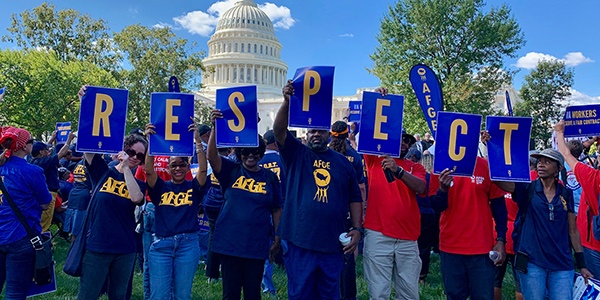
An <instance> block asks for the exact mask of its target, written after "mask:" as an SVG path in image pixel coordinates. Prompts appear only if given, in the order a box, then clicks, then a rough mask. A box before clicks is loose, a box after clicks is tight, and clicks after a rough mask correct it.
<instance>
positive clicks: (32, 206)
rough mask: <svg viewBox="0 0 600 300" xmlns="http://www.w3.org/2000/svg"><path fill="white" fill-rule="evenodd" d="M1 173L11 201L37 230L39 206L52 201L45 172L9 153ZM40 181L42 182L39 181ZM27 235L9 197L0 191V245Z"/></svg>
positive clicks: (39, 227)
mask: <svg viewBox="0 0 600 300" xmlns="http://www.w3.org/2000/svg"><path fill="white" fill-rule="evenodd" d="M0 176H3V178H4V186H6V190H7V192H8V193H9V194H10V196H11V197H12V199H13V201H14V202H15V204H16V205H17V207H18V208H19V210H21V213H23V215H24V216H25V220H27V224H29V226H30V227H31V229H33V231H35V232H36V233H39V232H41V231H42V226H41V225H40V222H41V218H42V207H41V205H45V204H48V203H50V201H52V196H51V195H50V192H48V188H47V187H46V184H44V183H43V182H44V171H43V170H42V169H41V168H40V167H38V166H35V165H32V164H29V163H28V162H27V161H26V160H25V159H22V158H20V157H17V156H11V157H10V158H9V159H8V160H7V161H6V163H5V164H4V165H2V166H0ZM40 183H41V184H40ZM25 236H27V231H25V227H23V225H22V224H21V222H19V219H17V216H16V215H15V213H14V212H13V210H12V208H11V207H10V205H9V204H8V200H6V199H5V197H4V196H3V195H2V192H1V191H0V245H7V244H10V243H14V242H16V241H18V240H20V239H22V238H24V237H25Z"/></svg>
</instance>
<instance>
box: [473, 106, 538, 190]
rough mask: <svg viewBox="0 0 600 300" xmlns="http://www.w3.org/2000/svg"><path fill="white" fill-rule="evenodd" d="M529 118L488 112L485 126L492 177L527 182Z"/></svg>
mask: <svg viewBox="0 0 600 300" xmlns="http://www.w3.org/2000/svg"><path fill="white" fill-rule="evenodd" d="M531 123H532V119H531V118H529V117H527V118H522V117H496V116H488V117H487V118H486V119H485V124H486V130H487V131H488V132H489V134H490V140H489V141H488V142H487V150H488V160H489V161H490V177H491V178H492V180H501V181H515V182H529V181H530V180H529V168H525V167H524V166H529V138H530V135H531Z"/></svg>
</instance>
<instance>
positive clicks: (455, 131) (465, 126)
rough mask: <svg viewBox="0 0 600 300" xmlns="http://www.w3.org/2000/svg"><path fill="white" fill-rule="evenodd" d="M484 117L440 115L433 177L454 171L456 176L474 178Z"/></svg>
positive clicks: (454, 114) (453, 114)
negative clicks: (480, 129) (447, 171)
mask: <svg viewBox="0 0 600 300" xmlns="http://www.w3.org/2000/svg"><path fill="white" fill-rule="evenodd" d="M480 126H481V115H472V114H464V113H455V112H443V111H440V112H438V116H437V131H436V135H435V155H434V157H433V173H434V174H440V173H441V172H442V171H443V170H444V169H450V170H454V173H453V174H452V175H454V176H467V177H469V176H472V175H473V171H474V170H475V162H476V161H477V149H478V145H479V128H480Z"/></svg>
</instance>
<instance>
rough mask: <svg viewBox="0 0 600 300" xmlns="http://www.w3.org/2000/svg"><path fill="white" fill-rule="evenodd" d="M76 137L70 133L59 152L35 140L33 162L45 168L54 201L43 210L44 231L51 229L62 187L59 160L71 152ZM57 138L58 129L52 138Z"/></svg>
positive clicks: (32, 153) (32, 149) (47, 182)
mask: <svg viewBox="0 0 600 300" xmlns="http://www.w3.org/2000/svg"><path fill="white" fill-rule="evenodd" d="M74 138H75V134H74V133H71V134H69V137H68V138H67V141H66V142H65V144H64V145H63V146H62V148H60V151H58V153H57V154H52V152H51V151H50V149H49V147H48V145H47V144H46V143H44V142H41V141H36V142H34V143H33V146H32V148H31V156H32V157H33V159H32V160H31V163H32V164H34V165H38V166H40V167H41V168H42V169H44V176H46V185H48V190H49V191H50V193H51V194H52V202H50V206H48V208H47V209H46V210H44V211H43V212H42V231H48V230H49V229H50V225H52V216H53V215H54V202H56V195H57V194H58V190H59V189H60V185H59V182H58V167H60V163H59V161H60V159H61V158H63V157H65V156H67V154H69V147H70V146H71V141H73V139H74ZM55 139H56V131H54V132H53V133H52V139H51V140H55Z"/></svg>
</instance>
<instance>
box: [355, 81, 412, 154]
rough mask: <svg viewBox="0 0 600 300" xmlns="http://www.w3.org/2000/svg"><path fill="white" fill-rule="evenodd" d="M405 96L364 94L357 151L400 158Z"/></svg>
mask: <svg viewBox="0 0 600 300" xmlns="http://www.w3.org/2000/svg"><path fill="white" fill-rule="evenodd" d="M403 112H404V96H401V95H387V96H385V97H383V96H382V95H381V94H379V93H372V92H364V93H363V100H362V110H361V114H360V124H362V126H361V131H360V134H359V136H358V148H357V151H358V152H360V153H365V154H381V155H385V154H387V155H389V156H393V157H399V156H400V146H401V145H402V115H403Z"/></svg>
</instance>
